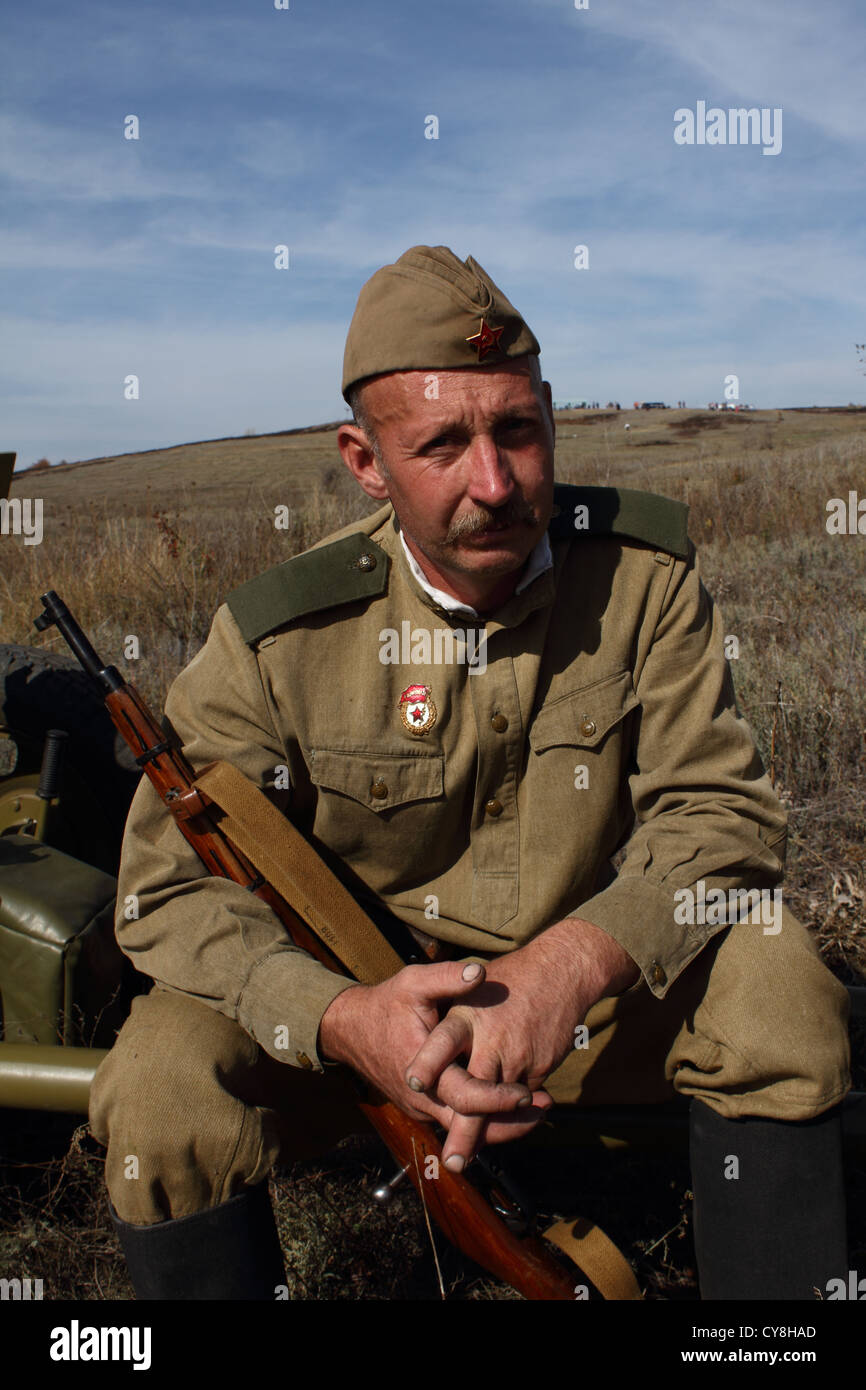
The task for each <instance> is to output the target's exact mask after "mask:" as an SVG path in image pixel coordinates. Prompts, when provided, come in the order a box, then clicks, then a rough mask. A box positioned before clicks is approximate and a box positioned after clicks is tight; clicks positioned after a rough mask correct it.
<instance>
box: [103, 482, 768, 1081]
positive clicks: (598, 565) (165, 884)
mask: <svg viewBox="0 0 866 1390" xmlns="http://www.w3.org/2000/svg"><path fill="white" fill-rule="evenodd" d="M587 491H590V490H587ZM558 497H559V498H560V502H559V506H560V517H563V518H564V520H565V522H566V523H568V525H562V524H560V527H559V534H557V533H556V527H554V534H553V536H552V543H553V555H554V566H553V569H552V570H548V571H547V572H546V573H543V574H541V575H540V576H539V577H538V578H537V579H535V581H534V582H533V583H532V584H530V585H529V587H528V588H527V589H526V590H524V592H523V593H521V594H520V595H518V596H516V597H514V598H512V599H511V600H510V601H509V602H507V603H506V604H505V605H504V606H503V607H502V608H501V609H500V610H499V611H498V612H497V613H496V614H495V616H493V617H492V618H490V619H488V621H487V623H486V627H485V631H486V642H485V644H484V646H483V648H479V647H478V646H477V639H476V645H475V646H473V644H472V640H471V639H470V641H469V643H468V645H467V644H464V643H463V642H462V641H461V640H457V641H455V642H454V643H453V651H452V653H451V655H453V657H454V659H453V660H452V661H450V662H444V661H441V662H440V663H438V664H436V663H435V660H434V658H435V656H436V655H437V652H436V649H435V643H434V641H433V638H434V636H435V634H436V632H437V630H439V632H440V636H442V635H444V632H446V631H448V630H449V629H453V628H455V627H460V618H459V615H456V620H455V615H451V616H450V618H449V616H448V615H446V614H445V613H444V612H443V610H441V609H439V608H437V607H436V605H435V604H434V603H433V601H432V600H431V599H430V598H429V597H428V596H427V594H426V593H425V592H424V591H423V590H422V589H421V587H420V585H418V584H417V582H416V581H415V580H414V578H413V577H412V575H411V574H410V572H409V569H408V566H407V565H406V562H405V557H404V556H403V554H402V547H401V545H400V538H399V534H398V531H397V527H396V522H395V518H394V516H393V512H392V509H391V508H390V506H389V507H387V508H384V509H382V510H381V511H380V512H377V513H375V514H374V515H373V516H371V517H369V518H367V519H366V520H365V521H364V522H362V523H358V524H357V525H356V526H353V527H350V528H347V531H346V532H345V533H340V534H341V536H345V537H346V541H347V542H348V546H347V545H346V543H345V542H344V544H343V546H342V547H340V546H339V545H337V546H333V547H332V548H331V549H323V550H319V551H317V550H314V551H312V552H308V553H307V555H305V556H303V557H300V561H299V560H294V561H290V562H288V564H286V565H284V566H282V567H280V571H281V573H279V578H280V580H281V581H282V582H283V583H284V584H285V585H286V588H287V589H288V601H289V602H291V601H292V599H293V593H292V579H293V575H292V570H293V566H295V567H297V568H298V569H300V568H301V566H302V565H304V563H305V562H306V569H307V571H308V572H309V570H310V567H311V566H310V562H311V561H313V560H315V561H316V562H317V563H316V568H315V580H316V588H315V590H314V591H313V592H311V593H310V594H309V595H306V596H305V599H304V603H303V607H304V608H305V609H306V610H307V611H304V612H303V613H302V614H300V615H298V616H297V617H295V618H293V619H292V620H290V621H287V622H285V623H282V624H281V623H280V619H281V617H282V613H281V609H280V597H279V595H275V596H271V597H270V599H269V612H268V613H267V614H266V617H265V620H264V622H263V621H262V618H261V613H260V611H259V610H260V609H261V604H259V609H258V610H256V609H254V605H253V603H252V601H251V600H252V599H253V598H255V594H253V595H250V594H249V592H247V594H246V595H244V594H243V591H242V594H241V598H240V600H238V601H236V602H235V603H234V605H233V604H232V603H231V602H230V604H229V605H228V606H224V607H222V608H221V609H220V610H219V612H218V613H217V615H216V618H215V620H214V624H213V628H212V631H211V634H210V637H209V639H208V641H207V643H206V645H205V646H204V648H203V649H202V650H201V651H200V652H199V654H198V655H197V656H196V657H195V659H194V660H193V661H192V662H191V663H190V665H189V666H188V667H187V669H186V670H185V671H184V672H183V673H182V674H181V675H180V676H179V677H178V678H177V680H176V681H175V683H174V685H173V687H172V690H171V692H170V695H169V698H168V701H167V704H166V713H167V715H168V716H169V718H170V720H171V722H172V725H173V726H174V728H175V729H176V731H177V733H178V734H179V736H180V738H181V739H182V740H183V743H184V746H185V751H186V753H187V756H188V757H189V758H190V759H191V761H192V762H193V763H194V764H195V765H201V764H204V763H206V762H209V761H211V760H212V759H216V758H225V759H228V760H229V761H231V762H233V763H235V764H236V765H237V766H238V767H239V768H240V769H241V770H242V771H243V772H244V773H245V774H246V775H247V776H248V777H250V778H252V780H253V781H254V782H256V783H257V784H258V785H259V786H261V787H262V788H264V789H265V790H266V791H267V792H268V794H269V795H271V796H272V797H273V798H274V799H275V800H276V801H277V802H278V804H279V805H280V806H281V807H282V808H283V809H285V810H286V811H287V812H288V813H289V814H290V815H291V817H292V819H293V820H294V822H295V824H296V825H297V826H298V828H299V829H300V830H301V832H302V833H303V834H305V835H306V836H308V837H310V838H311V839H312V841H313V843H314V844H315V845H316V846H317V847H318V848H319V849H320V851H321V852H324V853H325V854H326V856H327V857H328V859H329V862H330V863H331V865H332V867H333V868H335V870H336V871H337V872H338V873H339V874H340V875H341V876H342V877H343V878H344V880H345V882H346V883H347V884H348V886H349V887H350V888H352V889H353V890H354V891H355V892H356V894H357V896H358V897H360V898H361V899H362V901H363V900H372V901H378V902H381V903H384V904H386V905H387V906H388V908H390V910H391V911H392V912H393V913H395V914H396V915H397V916H398V917H400V918H402V919H403V920H404V921H406V922H407V923H410V924H412V925H414V926H417V927H419V928H421V929H422V930H425V931H427V932H428V933H429V934H431V935H434V936H436V937H439V938H440V939H442V940H445V941H448V942H452V943H454V944H456V945H457V946H458V947H460V948H461V949H462V950H464V951H465V952H466V953H467V954H469V953H473V952H480V953H485V952H493V953H497V952H502V951H511V950H514V949H515V948H516V947H518V946H521V945H523V944H524V943H525V942H526V941H528V940H529V939H530V938H531V937H532V936H534V935H535V934H536V933H537V932H539V931H541V930H543V929H544V928H545V927H546V926H549V925H551V924H552V923H554V922H556V921H558V920H560V919H561V918H563V917H566V916H568V915H580V916H581V917H583V918H585V919H586V920H588V921H590V922H593V923H595V924H596V925H597V926H599V927H602V928H603V929H604V930H605V931H607V932H609V933H610V935H611V936H613V937H614V938H615V939H616V940H617V941H619V942H620V944H621V945H622V946H623V947H624V948H625V949H626V950H627V951H628V952H629V954H630V955H631V956H632V957H633V958H634V960H635V961H636V962H637V963H638V965H639V966H640V968H641V970H642V972H643V976H644V978H645V979H646V981H647V983H648V985H649V987H650V989H651V990H652V991H653V993H654V994H656V995H657V996H658V997H659V998H661V997H663V996H664V994H665V993H666V991H667V990H668V989H669V988H670V986H671V984H672V983H673V982H674V981H675V980H676V978H677V977H678V975H679V974H680V973H681V971H682V970H683V969H684V968H685V967H686V966H687V965H688V964H689V962H690V961H691V960H692V959H694V957H695V956H696V955H697V954H698V952H699V951H701V949H702V948H703V947H704V945H705V944H706V942H707V940H708V939H709V938H710V936H712V935H713V934H714V932H715V931H718V930H719V927H718V926H712V925H703V926H701V925H694V926H690V925H677V923H676V921H675V909H676V901H675V898H674V893H675V892H676V890H678V889H681V888H691V887H694V886H695V885H696V883H697V881H698V880H704V882H705V884H706V885H707V887H710V886H712V887H721V888H724V889H727V888H730V887H741V886H745V887H753V886H759V887H760V886H772V885H775V884H776V883H777V882H778V881H779V879H780V877H781V873H782V865H783V854H784V842H785V815H784V813H783V811H782V808H781V806H780V804H779V802H778V799H777V798H776V796H775V794H774V792H773V790H772V787H771V786H770V783H769V780H768V778H767V777H766V775H765V773H764V771H763V768H762V765H761V762H760V759H759V757H758V754H757V752H756V749H755V746H754V742H753V739H752V735H751V732H750V730H749V727H748V725H747V723H746V721H745V720H744V719H743V718H742V717H741V716H740V715H739V714H738V712H737V709H736V705H735V700H734V694H733V689H732V684H731V678H730V672H729V668H728V664H727V662H726V660H725V657H724V654H723V633H722V629H721V626H720V622H719V619H718V616H717V615H716V614H715V612H714V610H713V607H712V604H711V602H710V600H709V598H708V596H707V594H706V591H705V590H704V588H703V587H702V585H701V583H700V579H699V574H698V565H697V560H696V558H695V557H694V553H693V551H692V550H691V549H689V552H688V558H677V557H676V556H674V555H672V554H671V553H670V550H668V549H662V548H657V547H655V546H653V545H649V544H646V543H644V542H640V541H636V540H630V539H629V538H627V537H621V536H609V535H601V536H595V535H592V534H586V533H581V532H579V531H575V530H574V527H573V525H571V524H570V523H571V516H572V514H573V507H570V490H568V489H564V490H562V491H560V492H558ZM670 505H673V504H670ZM367 537H369V538H370V540H371V541H372V542H373V543H374V544H373V545H370V544H368V543H367ZM362 557H367V558H364V559H362ZM359 561H360V568H359ZM371 564H372V565H373V568H372V570H371V569H370V568H369V567H370V566H371ZM332 571H334V572H335V573H334V574H333V576H332ZM346 576H348V579H349V581H357V579H360V578H361V577H362V576H363V577H364V578H365V580H366V583H367V584H368V585H369V586H370V587H373V585H374V584H375V587H376V588H378V590H379V592H374V593H373V594H372V595H371V596H364V597H362V598H360V599H355V600H354V601H351V600H350V601H344V602H341V603H337V604H332V602H331V600H332V595H331V594H329V579H330V580H331V584H332V586H333V588H334V590H335V591H336V592H339V591H340V590H339V585H340V584H341V583H342V582H343V581H344V580H345V578H346ZM307 587H308V588H309V587H310V586H309V584H308V585H307ZM350 592H352V591H351V589H350ZM314 605H315V607H316V609H317V610H318V611H310V610H311V609H312V608H313V606H314ZM233 606H234V608H235V611H236V612H237V613H238V614H239V616H240V618H241V621H242V622H244V624H245V626H246V628H247V633H246V637H247V640H245V634H244V633H243V632H242V631H241V630H240V627H239V625H238V621H237V619H236V618H235V617H234V616H233V612H232V607H233ZM289 611H291V610H289ZM466 623H467V625H468V626H471V624H472V620H471V619H467V620H466ZM269 624H270V625H271V626H272V628H273V630H268V631H265V632H263V633H261V632H258V631H257V626H258V627H261V626H263V625H264V626H266V627H267V626H268V625H269ZM391 633H396V634H397V635H398V637H399V642H395V641H394V639H393V638H392V637H391V635H390V634H391ZM407 639H408V640H407ZM428 648H429V650H428ZM438 654H439V655H440V656H447V655H448V654H449V653H448V650H447V648H446V647H445V645H444V643H443V642H442V641H441V640H440V643H439V652H438ZM473 654H475V655H476V657H478V656H480V657H481V659H480V660H477V662H476V665H477V666H478V668H479V669H475V670H473V669H472V667H471V666H470V665H469V664H468V661H467V657H469V656H471V655H473ZM395 655H396V656H398V657H399V658H400V659H399V660H397V661H396V662H395V661H394V660H393V659H392V658H393V657H394V656H395ZM461 658H462V659H461ZM483 666H486V669H481V668H482V667H483ZM413 686H420V687H423V688H426V690H427V691H429V696H428V705H429V709H428V710H427V711H424V710H423V702H422V713H424V718H425V719H427V718H429V717H430V715H431V711H432V712H433V713H432V722H431V723H430V726H429V727H426V728H425V729H424V732H421V733H419V732H417V731H416V730H415V729H414V728H411V727H410V726H407V722H406V721H405V720H404V717H403V713H402V712H401V696H403V695H404V693H405V692H406V690H407V689H411V687H413ZM405 703H407V702H405V701H404V704H405ZM414 712H415V713H417V712H418V709H417V707H416V709H415V711H414ZM423 722H424V720H422V723H423ZM286 781H288V783H289V789H288V790H280V789H277V788H279V786H280V784H281V783H282V784H283V786H285V783H286ZM635 817H636V822H637V823H636V827H635V829H634V832H633V833H632V834H631V835H630V834H629V832H630V830H631V827H632V822H633V820H634V819H635ZM624 841H625V842H626V854H625V860H624V863H623V864H622V866H621V868H620V871H619V874H618V875H616V876H614V874H613V872H612V870H611V868H610V857H611V856H612V855H613V854H614V852H615V851H616V850H617V848H618V847H619V846H620V845H621V844H622V843H623V842H624ZM130 894H135V895H136V897H137V899H138V904H139V914H140V915H139V918H138V920H137V921H136V920H133V921H129V920H127V919H126V917H125V915H124V914H123V913H122V912H121V914H120V916H119V919H118V937H119V940H120V943H121V945H122V946H123V948H124V949H125V950H126V951H127V952H128V953H129V954H130V955H131V956H132V958H133V959H134V961H135V963H136V965H137V967H138V968H139V969H140V970H142V971H143V972H145V973H146V974H149V975H152V976H153V977H154V979H156V980H157V981H158V982H160V983H161V984H164V985H166V986H167V987H169V988H171V989H175V990H181V991H184V992H185V993H188V994H191V995H193V996H195V997H197V998H201V999H204V1000H206V1001H207V1002H208V1003H210V1004H211V1005H212V1006H213V1007H214V1008H217V1009H219V1010H220V1011H222V1012H224V1013H226V1014H228V1015H229V1017H232V1018H236V1019H237V1020H238V1021H239V1022H240V1023H241V1024H242V1026H243V1027H244V1028H246V1029H247V1030H248V1031H249V1032H250V1034H251V1035H252V1036H253V1037H254V1038H255V1039H256V1040H257V1041H258V1042H259V1043H260V1044H261V1046H262V1047H263V1048H264V1049H265V1050H266V1051H268V1052H270V1053H271V1054H272V1055H274V1056H276V1057H277V1058H278V1060H287V1059H288V1060H289V1061H292V1062H294V1061H296V1059H297V1056H298V1054H301V1055H302V1056H305V1057H308V1058H310V1059H311V1060H313V1061H314V1063H315V1064H316V1065H318V1064H319V1063H318V1058H317V1048H316V1037H317V1031H318V1026H319V1021H320V1019H321V1016H322V1013H323V1012H324V1010H325V1008H326V1007H327V1005H328V1004H329V1003H330V1001H331V1000H332V999H333V997H334V996H335V995H336V994H337V993H338V992H339V990H340V989H342V988H344V987H345V982H344V981H341V980H340V979H337V978H335V977H334V976H333V975H332V974H330V973H329V972H328V971H327V970H326V969H325V968H324V967H323V966H321V965H319V964H318V963H316V962H314V961H313V960H312V959H311V958H309V957H308V956H306V955H304V954H302V953H301V952H299V951H296V950H294V949H293V947H292V945H291V943H290V942H289V941H288V940H287V938H286V934H285V931H284V929H283V928H282V927H281V926H280V925H279V924H278V923H277V922H276V921H275V919H274V918H273V916H272V914H271V913H270V911H269V909H268V908H267V907H266V906H265V905H264V904H263V903H260V902H258V901H256V900H254V899H251V897H250V895H249V894H248V893H247V892H246V891H245V890H244V889H242V888H240V887H238V886H237V885H235V884H232V883H229V882H227V881H225V880H220V879H213V878H209V877H207V876H206V875H205V873H204V871H203V869H202V868H201V866H200V864H199V862H198V860H197V858H196V856H195V855H194V853H193V852H192V851H191V850H190V849H189V847H188V846H187V845H186V843H185V842H184V840H183V839H182V837H181V835H180V833H179V832H178V830H177V829H176V827H175V825H174V823H173V820H172V818H171V817H170V816H169V815H168V814H167V813H166V812H165V810H164V808H163V807H162V805H161V803H160V802H159V800H158V798H157V796H156V794H155V793H154V791H153V790H152V788H151V786H150V784H149V783H148V782H147V781H144V782H143V783H142V786H141V788H140V789H139V792H138V794H137V796H136V798H135V801H134V803H133V807H132V811H131V814H130V818H129V822H128V826H127V832H126V841H125V846H124V854H123V862H122V868H121V879H120V890H119V901H120V902H121V903H123V902H124V900H125V899H126V897H127V896H128V895H130ZM759 930H760V929H759ZM285 1026H287V1027H288V1029H289V1032H290V1038H291V1046H290V1047H289V1048H288V1049H285V1048H283V1049H280V1050H279V1051H277V1050H276V1049H275V1043H274V1038H275V1035H276V1031H277V1030H278V1029H279V1028H281V1027H285Z"/></svg>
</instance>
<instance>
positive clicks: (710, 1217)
mask: <svg viewBox="0 0 866 1390" xmlns="http://www.w3.org/2000/svg"><path fill="white" fill-rule="evenodd" d="M689 1131H690V1133H689V1147H690V1156H691V1166H692V1188H693V1190H694V1195H695V1205H694V1232H695V1253H696V1256H697V1262H698V1275H699V1279H700V1289H701V1298H702V1299H738V1298H740V1299H750V1300H758V1299H773V1298H779V1299H789V1300H810V1299H813V1300H814V1299H815V1298H817V1297H818V1294H820V1295H821V1296H822V1297H826V1288H827V1281H828V1280H829V1279H834V1278H843V1279H844V1278H845V1277H846V1271H847V1268H848V1260H847V1245H846V1237H845V1187H844V1174H843V1168H842V1129H841V1123H840V1118H839V1107H838V1106H836V1107H835V1108H834V1109H833V1110H829V1111H827V1112H826V1113H825V1114H823V1115H819V1116H818V1118H817V1119H814V1120H804V1121H800V1122H799V1123H791V1122H788V1121H782V1120H761V1119H755V1118H746V1119H742V1120H726V1119H723V1118H722V1117H721V1116H720V1115H718V1114H717V1113H716V1111H715V1110H712V1109H710V1107H709V1106H708V1105H705V1104H704V1103H703V1101H700V1100H693V1101H692V1104H691V1112H690V1118H689ZM816 1289H817V1290H818V1293H816V1292H815V1290H816Z"/></svg>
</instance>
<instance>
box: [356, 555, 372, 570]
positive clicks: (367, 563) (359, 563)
mask: <svg viewBox="0 0 866 1390" xmlns="http://www.w3.org/2000/svg"><path fill="white" fill-rule="evenodd" d="M355 568H356V569H359V570H364V571H365V572H366V571H367V570H374V569H375V568H376V557H375V555H370V554H369V552H368V551H366V550H365V551H364V554H363V555H359V556H358V558H357V560H356V561H355Z"/></svg>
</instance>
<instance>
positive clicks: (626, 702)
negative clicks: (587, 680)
mask: <svg viewBox="0 0 866 1390" xmlns="http://www.w3.org/2000/svg"><path fill="white" fill-rule="evenodd" d="M639 703H640V701H639V700H638V697H637V695H636V694H635V689H634V685H633V683H632V676H631V671H619V672H618V673H617V674H616V675H614V676H607V677H605V679H603V680H599V681H593V682H592V684H591V685H584V686H581V688H580V689H579V690H573V691H571V692H569V694H567V695H560V696H559V697H558V698H557V699H555V700H553V701H552V702H551V703H548V704H546V705H544V706H543V707H542V708H541V709H540V710H539V711H538V714H537V715H536V716H535V719H534V720H533V722H532V726H531V727H530V730H529V746H530V747H531V749H532V751H533V752H534V753H543V752H544V750H545V749H547V748H556V747H560V746H564V747H569V748H573V747H579V748H596V747H598V746H599V745H600V744H601V743H602V742H603V740H604V739H605V738H606V737H607V735H608V734H609V733H610V731H611V730H612V729H613V728H614V726H615V725H616V724H618V723H619V722H620V720H622V719H624V718H625V716H626V715H627V714H628V712H629V711H630V710H632V709H634V708H635V706H636V705H638V704H639Z"/></svg>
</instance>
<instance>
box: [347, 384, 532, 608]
mask: <svg viewBox="0 0 866 1390" xmlns="http://www.w3.org/2000/svg"><path fill="white" fill-rule="evenodd" d="M437 391H438V395H437V394H436V393H437ZM364 408H365V410H369V412H370V414H371V416H372V418H373V420H374V422H375V428H376V435H377V438H378V442H379V448H380V452H381V463H380V465H379V469H380V473H381V474H382V478H383V483H384V487H385V494H384V495H387V496H388V497H390V499H391V501H392V503H393V505H394V510H395V512H396V513H397V517H398V520H399V522H400V526H401V528H402V530H403V533H404V535H405V537H406V540H407V543H408V544H409V546H410V549H412V550H414V551H417V550H420V551H421V556H422V557H423V558H422V564H423V565H424V568H425V569H426V570H427V571H428V573H429V571H430V567H431V563H432V566H433V568H434V570H435V571H436V572H437V573H438V575H440V576H442V577H444V578H453V579H454V580H457V581H458V586H459V578H460V577H461V576H462V577H463V578H464V580H468V581H469V582H470V583H472V582H473V581H474V583H475V584H478V583H479V582H480V583H482V584H483V583H484V582H485V581H486V580H490V581H495V580H496V579H497V578H501V577H502V576H506V575H509V574H512V573H513V574H514V575H515V576H516V575H517V573H518V572H519V570H520V569H521V568H522V566H523V564H524V562H525V560H526V558H527V556H528V555H529V553H530V551H531V550H532V549H533V547H534V546H535V544H536V543H537V541H538V540H539V539H540V537H541V535H542V534H543V532H544V531H545V530H546V529H547V525H548V522H549V521H550V514H551V509H552V506H553V444H554V425H553V411H552V408H551V399H550V387H549V386H548V384H547V383H546V382H542V381H541V379H540V371H539V370H538V362H537V359H536V358H517V359H514V360H513V361H511V362H509V363H507V364H503V365H501V366H499V365H497V366H491V367H485V368H484V369H483V370H478V369H470V370H468V371H463V370H449V371H438V372H424V371H418V372H394V373H391V374H389V375H388V376H383V377H378V378H375V379H374V380H373V381H371V382H369V383H368V384H367V386H366V388H365V390H364ZM368 491H369V488H368ZM425 560H426V561H427V562H428V563H425ZM446 587H450V585H449V586H446Z"/></svg>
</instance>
